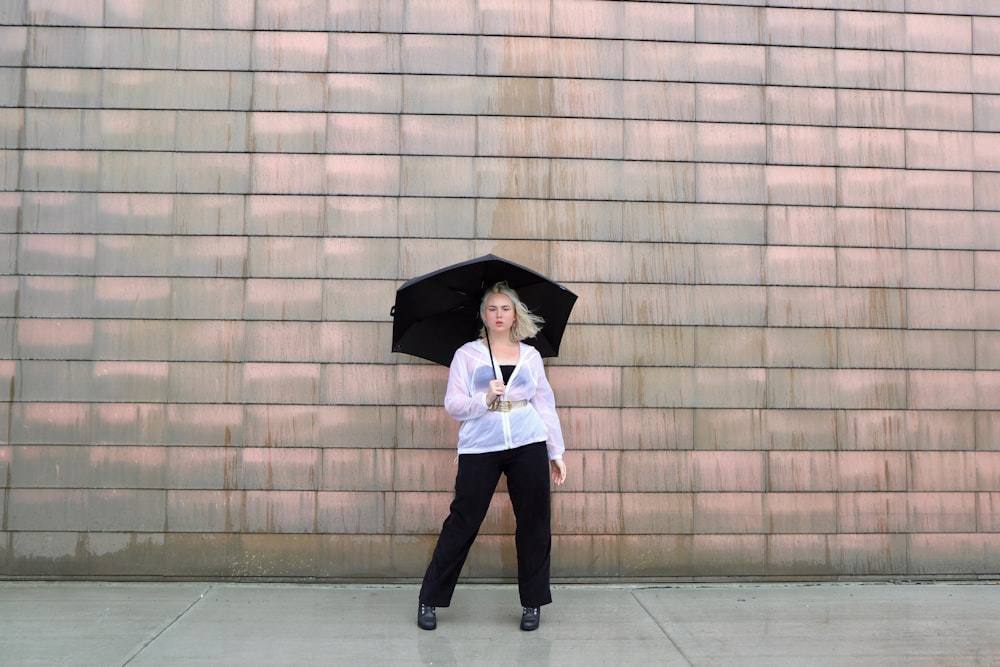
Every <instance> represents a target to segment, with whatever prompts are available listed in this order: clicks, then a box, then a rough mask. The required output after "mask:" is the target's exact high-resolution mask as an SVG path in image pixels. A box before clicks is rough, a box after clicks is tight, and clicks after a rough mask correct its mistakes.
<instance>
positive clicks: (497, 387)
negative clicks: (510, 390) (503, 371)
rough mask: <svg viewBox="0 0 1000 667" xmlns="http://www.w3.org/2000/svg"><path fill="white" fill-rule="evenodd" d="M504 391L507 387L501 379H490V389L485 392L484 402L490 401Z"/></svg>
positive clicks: (501, 394)
mask: <svg viewBox="0 0 1000 667" xmlns="http://www.w3.org/2000/svg"><path fill="white" fill-rule="evenodd" d="M505 391H507V387H506V385H504V383H503V380H491V381H490V390H489V392H487V394H486V402H487V403H492V402H493V401H495V400H497V399H498V398H500V397H501V396H503V394H504V392H505Z"/></svg>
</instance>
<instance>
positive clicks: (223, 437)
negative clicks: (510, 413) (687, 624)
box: [0, 0, 1000, 581]
mask: <svg viewBox="0 0 1000 667" xmlns="http://www.w3.org/2000/svg"><path fill="white" fill-rule="evenodd" d="M998 130H1000V3H997V2H994V1H993V0H949V1H948V2H941V1H939V0H816V1H810V2H803V1H801V0H777V1H775V0H768V1H767V2H765V0H740V1H738V2H737V1H736V0H733V2H726V1H724V0H716V1H712V2H707V1H706V2H607V1H597V0H405V1H404V0H399V1H398V2H397V1H393V0H377V1H375V0H296V1H290V0H179V1H177V2H158V3H151V2H147V1H145V0H103V1H100V0H98V1H96V2H77V1H76V0H7V1H6V2H4V3H3V4H2V6H0V383H2V386H4V387H6V388H7V389H6V390H5V392H4V393H5V395H6V397H7V398H6V400H5V403H6V408H5V409H2V410H0V484H2V495H0V516H2V525H0V578H3V577H30V578H36V577H67V578H74V577H97V578H118V577H121V578H172V577H174V578H254V577H260V578H292V579H296V578H303V579H311V578H315V579H330V580H339V579H355V580H356V579H362V580H409V579H412V578H416V577H419V576H420V575H421V574H422V571H423V568H424V566H425V564H426V561H427V559H428V557H429V553H430V549H431V548H432V546H433V543H434V539H435V535H436V532H437V530H438V527H439V525H440V522H441V521H442V519H443V518H444V515H445V513H446V511H447V506H448V503H449V500H450V488H451V485H452V481H453V475H454V464H453V459H454V451H453V446H454V440H455V435H456V425H455V424H454V423H453V422H451V421H450V420H449V418H448V417H447V416H446V415H445V413H444V411H443V409H442V408H441V407H440V404H441V401H442V396H443V391H444V381H445V370H444V369H442V368H439V367H436V366H432V365H430V364H427V363H423V362H420V361H418V360H416V359H415V358H412V357H407V356H402V355H395V354H392V353H391V352H390V335H391V327H392V321H391V318H390V316H389V308H390V306H391V305H392V303H393V300H394V292H395V289H396V288H397V287H398V286H399V285H400V284H401V282H402V281H403V280H405V279H407V278H409V277H412V276H414V275H417V274H421V273H424V272H427V271H430V270H432V269H434V268H437V267H439V266H442V265H445V264H450V263H452V262H454V261H458V260H461V259H467V258H471V257H474V256H477V255H481V254H485V253H488V252H492V253H496V254H499V255H502V256H506V257H509V258H510V259H513V260H515V261H518V262H521V263H524V264H528V265H530V266H532V267H534V268H536V269H538V270H540V271H543V272H545V273H548V274H550V275H551V276H553V277H554V278H556V279H557V280H559V281H561V282H563V283H565V284H567V285H568V286H569V287H570V288H571V289H572V290H574V291H575V292H577V293H578V294H579V295H580V301H579V303H578V306H577V308H576V310H575V311H574V313H573V318H572V320H571V324H570V327H569V328H568V330H567V334H566V339H565V343H564V347H563V352H562V355H561V357H560V358H559V359H557V360H553V361H552V362H551V363H550V364H549V374H550V378H551V380H552V383H553V385H554V387H555V390H556V393H557V398H558V401H559V404H560V406H561V416H562V420H563V424H564V428H565V431H566V434H567V441H568V445H569V448H570V449H569V452H568V453H567V457H566V458H567V462H568V465H569V480H568V482H567V484H566V486H565V487H563V488H562V489H559V490H558V491H557V492H556V493H555V495H554V501H555V515H554V531H555V535H556V537H555V549H554V575H555V576H556V577H557V578H558V579H559V580H562V581H567V580H586V581H598V580H621V579H630V580H631V579H653V580H673V579H682V580H695V579H712V578H728V577H742V578H754V579H790V578H796V579H831V578H848V579H854V578H866V577H884V578H892V577H907V578H923V577H927V578H934V577H991V576H997V575H998V574H1000V133H998ZM511 532H512V519H511V516H510V512H509V509H508V507H507V504H506V498H505V496H504V492H503V489H502V488H501V492H500V493H499V494H498V496H497V498H496V502H495V506H494V508H493V509H492V511H491V514H490V516H489V517H488V519H487V522H486V525H485V526H484V529H483V534H482V535H481V537H480V540H479V542H478V543H477V546H476V547H475V549H474V551H473V554H472V557H471V559H470V562H469V565H468V568H467V575H468V577H469V578H470V579H478V580H497V579H509V578H510V577H511V576H512V575H513V574H514V554H513V541H512V538H511Z"/></svg>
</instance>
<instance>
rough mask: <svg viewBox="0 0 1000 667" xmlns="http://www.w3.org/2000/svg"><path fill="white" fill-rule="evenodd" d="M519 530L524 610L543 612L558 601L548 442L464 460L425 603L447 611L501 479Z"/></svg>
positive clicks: (461, 459)
mask: <svg viewBox="0 0 1000 667" xmlns="http://www.w3.org/2000/svg"><path fill="white" fill-rule="evenodd" d="M501 474H504V475H506V476H507V491H508V492H509V494H510V500H511V505H513V508H514V518H515V521H516V524H517V528H516V529H515V533H514V544H515V547H516V549H517V584H518V593H519V595H520V598H521V605H522V606H524V607H541V606H542V605H546V604H549V603H550V602H552V593H551V590H550V588H549V569H550V565H551V556H552V529H551V524H550V513H551V500H550V491H549V457H548V451H547V450H546V447H545V443H544V442H536V443H534V444H531V445H524V446H523V447H515V448H514V449H507V450H503V451H499V452H489V453H486V454H462V455H461V456H459V457H458V473H457V475H456V477H455V497H454V499H453V500H452V503H451V509H450V513H449V514H448V518H447V519H445V521H444V524H443V525H442V527H441V534H440V536H438V541H437V546H436V547H435V548H434V554H433V556H432V557H431V562H430V565H429V566H428V567H427V572H426V573H425V574H424V581H423V585H422V586H421V588H420V601H421V602H422V603H424V604H427V605H431V606H434V607H447V606H448V605H450V604H451V596H452V594H453V593H454V592H455V586H456V584H457V583H458V576H459V574H460V573H461V571H462V566H463V565H464V564H465V559H466V558H467V557H468V555H469V550H470V549H471V548H472V543H473V542H474V541H475V539H476V535H478V534H479V527H480V526H481V525H482V523H483V519H484V518H485V517H486V512H487V510H488V509H489V506H490V500H491V499H492V497H493V492H494V491H495V490H496V487H497V483H498V482H499V481H500V475H501Z"/></svg>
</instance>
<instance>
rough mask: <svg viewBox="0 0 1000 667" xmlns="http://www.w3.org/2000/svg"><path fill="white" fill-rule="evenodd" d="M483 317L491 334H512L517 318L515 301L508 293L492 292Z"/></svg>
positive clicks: (487, 300)
mask: <svg viewBox="0 0 1000 667" xmlns="http://www.w3.org/2000/svg"><path fill="white" fill-rule="evenodd" d="M483 319H484V320H485V322H486V328H487V330H488V331H489V332H490V334H491V336H496V335H497V334H501V335H503V334H506V335H508V336H509V335H511V327H512V326H514V320H515V319H516V316H515V314H514V302H513V301H511V300H510V297H509V296H507V295H506V294H491V295H490V296H489V298H487V299H486V309H485V311H484V317H483Z"/></svg>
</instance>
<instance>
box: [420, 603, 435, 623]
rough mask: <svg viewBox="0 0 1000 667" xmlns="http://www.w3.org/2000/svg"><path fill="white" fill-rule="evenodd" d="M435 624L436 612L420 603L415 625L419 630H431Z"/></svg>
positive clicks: (427, 605)
mask: <svg viewBox="0 0 1000 667" xmlns="http://www.w3.org/2000/svg"><path fill="white" fill-rule="evenodd" d="M437 624H438V619H437V612H436V611H435V609H434V607H432V606H430V605H429V604H424V603H423V602H421V603H420V609H419V610H418V611H417V625H418V626H419V627H420V629H421V630H433V629H434V628H436V627H437Z"/></svg>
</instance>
